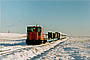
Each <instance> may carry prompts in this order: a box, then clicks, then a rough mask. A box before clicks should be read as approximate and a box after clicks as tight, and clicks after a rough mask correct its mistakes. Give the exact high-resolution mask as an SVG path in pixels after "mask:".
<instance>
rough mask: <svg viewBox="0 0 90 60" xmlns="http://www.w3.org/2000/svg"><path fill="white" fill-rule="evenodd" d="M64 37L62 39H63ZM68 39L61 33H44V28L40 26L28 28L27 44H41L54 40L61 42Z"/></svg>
mask: <svg viewBox="0 0 90 60" xmlns="http://www.w3.org/2000/svg"><path fill="white" fill-rule="evenodd" d="M61 36H62V37H61ZM64 38H66V35H65V34H64V35H63V34H60V33H59V32H55V33H53V32H48V34H44V33H43V27H41V26H38V25H34V26H32V25H30V26H27V39H26V44H27V45H32V44H41V43H45V42H49V41H53V40H59V39H64Z"/></svg>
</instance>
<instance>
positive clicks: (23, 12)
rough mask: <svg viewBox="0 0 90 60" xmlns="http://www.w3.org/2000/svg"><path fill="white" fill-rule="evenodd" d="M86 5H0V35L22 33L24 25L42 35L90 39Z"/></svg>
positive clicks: (89, 4)
mask: <svg viewBox="0 0 90 60" xmlns="http://www.w3.org/2000/svg"><path fill="white" fill-rule="evenodd" d="M89 11H90V1H86V0H83V1H81V0H77V1H72V0H68V1H65V0H64V1H62V0H57V1H55V0H53V1H51V0H49V1H40V0H39V1H35V0H34V1H32V0H26V1H25V0H23V1H22V0H20V1H17V0H14V1H10V0H8V1H5V0H4V1H0V20H1V21H0V27H1V30H0V32H8V30H9V31H10V32H13V33H26V26H27V25H35V24H39V25H41V26H43V27H44V32H47V31H53V32H54V31H60V32H63V33H66V34H68V35H70V36H71V35H73V36H78V35H79V36H84V35H85V36H86V35H90V19H89V16H90V15H89V14H90V13H89Z"/></svg>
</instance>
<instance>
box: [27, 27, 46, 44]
mask: <svg viewBox="0 0 90 60" xmlns="http://www.w3.org/2000/svg"><path fill="white" fill-rule="evenodd" d="M44 42H46V41H45V40H44V34H43V27H41V26H38V25H36V26H27V40H26V44H40V43H44Z"/></svg>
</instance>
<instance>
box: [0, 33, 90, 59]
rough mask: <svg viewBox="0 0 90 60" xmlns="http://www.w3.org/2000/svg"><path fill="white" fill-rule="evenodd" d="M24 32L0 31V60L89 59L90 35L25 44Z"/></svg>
mask: <svg viewBox="0 0 90 60" xmlns="http://www.w3.org/2000/svg"><path fill="white" fill-rule="evenodd" d="M25 40H26V34H16V33H0V60H90V37H70V38H68V37H67V39H63V40H58V41H53V42H50V43H45V44H41V45H26V43H25Z"/></svg>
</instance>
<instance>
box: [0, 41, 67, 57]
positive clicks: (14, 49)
mask: <svg viewBox="0 0 90 60" xmlns="http://www.w3.org/2000/svg"><path fill="white" fill-rule="evenodd" d="M66 40H68V39H65V40H62V41H61V42H63V41H66ZM50 43H51V44H53V43H54V41H53V42H47V43H45V44H41V45H29V46H27V45H26V46H12V47H10V48H2V49H0V56H2V55H7V54H12V53H13V52H18V51H21V50H25V49H26V50H27V49H33V48H37V47H42V46H47V45H50Z"/></svg>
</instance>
